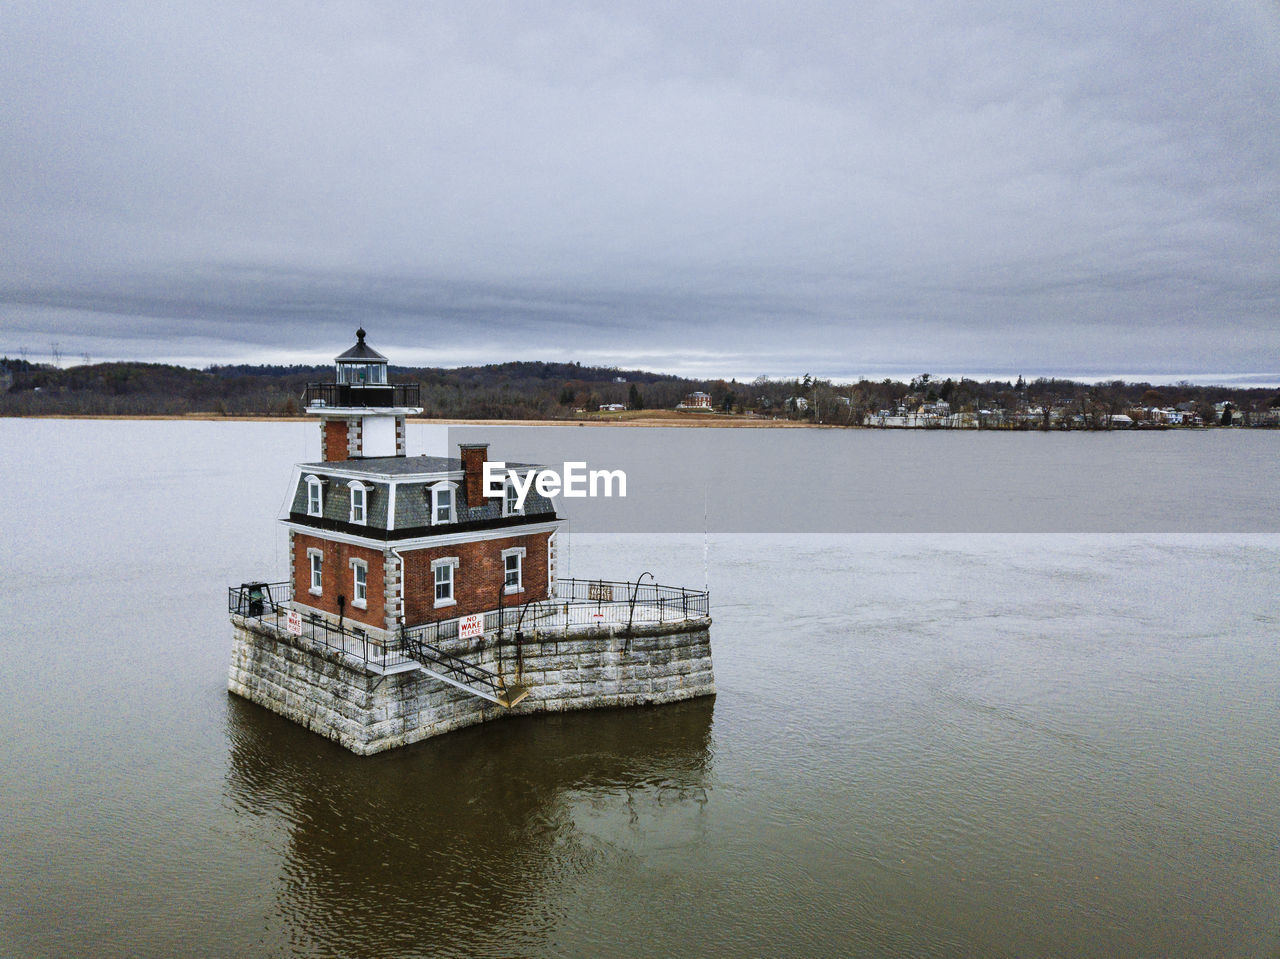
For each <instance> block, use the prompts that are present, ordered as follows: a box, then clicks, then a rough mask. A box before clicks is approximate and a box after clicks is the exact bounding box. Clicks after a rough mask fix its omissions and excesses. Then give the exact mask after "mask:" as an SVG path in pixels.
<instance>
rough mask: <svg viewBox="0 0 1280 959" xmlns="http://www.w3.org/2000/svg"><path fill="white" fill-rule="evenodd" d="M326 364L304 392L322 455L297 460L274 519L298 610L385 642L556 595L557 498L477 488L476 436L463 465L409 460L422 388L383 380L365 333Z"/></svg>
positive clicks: (463, 453) (480, 452)
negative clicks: (408, 436) (408, 442)
mask: <svg viewBox="0 0 1280 959" xmlns="http://www.w3.org/2000/svg"><path fill="white" fill-rule="evenodd" d="M334 364H335V381H334V382H333V383H317V384H311V385H309V386H308V387H307V392H306V396H305V402H306V411H307V413H308V414H311V415H314V416H316V417H317V418H318V419H319V421H320V431H321V446H320V449H321V456H322V459H321V461H320V462H318V463H304V464H302V465H301V466H300V467H299V468H298V472H297V475H296V477H295V484H294V491H293V497H292V501H291V505H290V507H289V511H288V515H287V516H286V517H284V518H283V520H282V522H283V523H284V525H285V526H286V527H287V528H288V530H289V553H290V581H291V586H292V594H293V606H294V608H295V609H297V610H299V611H300V612H303V613H305V614H308V616H309V618H310V619H311V621H312V622H313V623H314V622H318V621H319V620H320V619H321V618H323V619H324V620H326V621H328V622H330V623H332V624H335V625H340V626H343V627H354V626H357V624H358V627H359V628H360V629H362V630H364V631H365V632H367V634H368V636H369V639H370V640H371V641H373V642H375V643H379V644H389V643H392V642H393V636H394V635H395V634H396V633H398V632H399V631H400V629H401V627H413V626H419V625H422V624H427V623H437V622H440V621H443V620H446V619H459V618H462V617H466V616H468V615H470V614H475V613H485V612H490V611H493V610H499V609H504V608H510V607H514V606H521V605H525V604H528V603H532V602H536V601H538V600H543V599H547V598H548V597H550V596H552V595H553V593H554V589H555V580H556V565H557V564H556V556H557V550H558V548H559V547H560V531H561V527H562V525H563V522H564V521H563V520H561V519H560V518H559V517H557V515H556V511H555V507H554V505H553V504H552V502H551V501H550V500H548V499H546V498H544V497H542V496H539V495H538V494H537V493H536V491H535V490H533V489H530V490H529V493H528V496H527V498H526V499H525V501H524V503H523V504H522V506H521V507H520V508H517V506H516V502H517V497H516V495H515V490H514V489H513V488H512V487H511V486H510V485H509V484H508V485H507V486H506V487H505V488H504V491H503V495H500V496H485V495H484V464H485V461H486V459H487V455H488V449H487V446H486V445H484V444H477V445H462V446H461V447H460V448H459V456H458V458H457V459H452V458H444V457H438V456H409V455H407V450H406V447H405V418H406V417H407V416H409V415H412V414H416V413H420V412H421V411H422V410H421V408H420V407H419V405H418V403H419V394H418V386H417V384H402V385H393V384H391V383H390V381H389V379H388V375H387V358H386V357H385V356H383V355H382V354H381V353H379V352H377V351H376V350H374V349H373V348H372V347H370V346H369V345H368V344H367V343H366V342H365V331H364V330H358V331H357V332H356V344H355V345H354V346H353V347H351V349H349V350H347V351H346V352H345V353H343V354H341V355H340V356H338V357H336V358H335V361H334ZM507 469H510V470H515V471H516V472H517V474H524V473H527V472H528V471H530V470H534V469H536V467H535V466H534V465H533V464H511V463H509V464H507Z"/></svg>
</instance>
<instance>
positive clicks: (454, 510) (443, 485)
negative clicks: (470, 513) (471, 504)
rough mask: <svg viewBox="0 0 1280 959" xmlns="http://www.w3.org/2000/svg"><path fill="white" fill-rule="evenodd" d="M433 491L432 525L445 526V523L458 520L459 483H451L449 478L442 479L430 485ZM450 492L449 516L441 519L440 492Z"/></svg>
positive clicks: (431, 498) (431, 497)
mask: <svg viewBox="0 0 1280 959" xmlns="http://www.w3.org/2000/svg"><path fill="white" fill-rule="evenodd" d="M430 491H431V496H430V500H431V525H432V526H443V525H444V524H445V523H456V522H457V521H458V484H457V483H450V482H449V481H448V480H442V481H441V482H439V483H433V484H432V485H431V487H430ZM442 493H448V494H449V517H448V519H440V517H439V514H440V494H442Z"/></svg>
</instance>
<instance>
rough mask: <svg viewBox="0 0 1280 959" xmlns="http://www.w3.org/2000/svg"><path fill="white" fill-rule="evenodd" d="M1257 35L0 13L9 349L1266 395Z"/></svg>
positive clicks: (839, 16) (450, 10)
mask: <svg viewBox="0 0 1280 959" xmlns="http://www.w3.org/2000/svg"><path fill="white" fill-rule="evenodd" d="M1278 21H1280V17H1278V16H1277V12H1276V7H1275V6H1274V5H1270V4H1263V3H1234V4H1232V3H1226V4H1224V3H1195V2H1192V3H1176V4H1174V3H1169V4H1161V3H1156V4H1144V5H1137V6H1134V5H1131V4H1114V5H1107V4H1100V5H1099V4H1094V5H1087V6H1085V7H1078V6H1074V5H1064V4H1044V5H1039V6H1038V5H1035V4H1028V3H1017V4H1013V3H1008V4H1005V3H963V2H961V3H956V2H946V3H941V2H939V3H919V4H903V3H893V4H875V3H868V4H857V5H850V4H846V3H835V2H832V3H819V2H810V3H797V4H788V5H777V4H749V3H748V4H714V3H702V4H689V3H680V4H674V3H672V4H660V3H659V4H655V3H635V4H626V3H607V4H605V3H601V4H596V5H591V4H586V5H583V4H574V5H565V6H555V5H539V6H537V7H536V8H535V7H531V6H529V5H524V4H507V5H504V4H483V5H466V6H464V7H458V6H456V5H445V4H422V3H377V4H374V3H358V2H331V3H321V4H312V3H307V4H303V3H290V2H287V0H284V2H276V3H272V4H237V3H234V2H229V3H221V4H216V5H215V4H210V5H208V6H205V5H196V4H188V3H174V4H167V5H160V6H159V7H157V6H155V5H151V4H140V3H129V2H117V3H111V4H105V3H104V4H100V5H94V4H83V5H77V6H76V7H75V8H74V9H73V8H72V7H70V6H67V7H50V6H49V5H47V4H37V3H23V2H16V3H10V4H7V5H5V7H4V8H3V11H2V12H0V36H3V37H4V40H3V41H0V42H2V43H3V52H4V56H3V58H0V61H2V62H0V84H2V85H3V89H4V92H5V96H4V97H2V98H0V122H2V123H3V124H4V128H5V129H6V130H7V131H9V133H8V135H6V136H5V137H4V138H2V139H0V172H3V175H4V183H5V189H4V190H3V193H2V194H0V195H2V196H3V199H2V200H0V202H3V204H4V216H3V219H2V220H0V240H2V241H3V245H4V249H5V251H6V256H5V257H4V258H3V261H2V262H0V311H2V312H0V316H2V318H3V331H2V332H0V351H3V352H9V353H13V352H15V351H16V350H17V349H19V348H21V347H26V348H27V349H28V350H30V351H31V352H32V353H36V354H39V353H41V352H42V351H45V350H46V349H47V345H48V343H49V342H50V341H52V340H58V341H59V342H60V343H62V344H63V348H64V350H65V351H66V352H67V353H68V354H74V355H79V354H80V353H85V352H87V353H90V354H92V355H94V356H95V357H96V358H99V359H105V358H116V357H162V358H166V359H179V360H184V359H185V360H187V361H190V362H206V361H209V360H233V359H234V360H248V361H253V360H256V359H269V360H273V361H277V360H291V359H298V360H312V359H317V358H323V357H327V356H331V355H332V354H333V353H334V352H337V351H338V350H339V349H341V348H343V347H344V346H345V344H346V341H347V340H348V339H349V338H350V331H351V329H353V328H354V327H355V325H357V324H358V323H364V324H366V325H367V326H368V327H369V328H370V330H372V331H376V335H375V336H373V337H371V339H373V340H374V341H375V342H376V343H377V344H378V345H379V348H381V349H383V351H384V352H388V353H391V354H393V358H394V359H396V360H402V361H404V362H429V363H460V362H473V361H487V360H504V359H513V358H566V357H567V358H578V359H583V360H591V361H602V362H608V363H618V364H619V365H636V364H643V365H649V366H659V367H662V368H666V369H673V370H679V371H684V372H695V373H716V374H724V375H739V376H743V375H755V374H757V373H771V374H781V373H787V374H793V373H798V372H805V371H809V372H817V373H828V374H834V375H840V376H851V375H857V374H862V373H867V374H876V373H883V372H885V371H898V370H905V371H910V370H924V369H930V370H936V371H940V372H941V371H956V372H959V371H963V370H966V369H967V370H974V371H977V370H982V371H1003V370H1012V371H1022V372H1027V373H1036V372H1076V373H1083V374H1089V373H1106V372H1109V371H1113V372H1121V371H1123V372H1130V373H1135V374H1142V373H1146V374H1194V373H1196V372H1197V371H1208V370H1211V371H1214V372H1219V373H1222V374H1224V375H1227V374H1232V375H1253V374H1260V375H1263V376H1266V375H1277V374H1280V358H1278V354H1280V349H1278V347H1280V332H1278V327H1280V323H1278V322H1277V320H1278V313H1277V307H1278V305H1280V274H1278V271H1277V267H1276V264H1277V263H1280V239H1278V238H1280V127H1278V125H1277V121H1276V104H1277V103H1280V80H1278V79H1277V78H1278V77H1280V71H1277V69H1276V68H1277V66H1278V65H1280V63H1278V61H1280V57H1278V56H1277V50H1278V49H1280V27H1278V25H1277V24H1278Z"/></svg>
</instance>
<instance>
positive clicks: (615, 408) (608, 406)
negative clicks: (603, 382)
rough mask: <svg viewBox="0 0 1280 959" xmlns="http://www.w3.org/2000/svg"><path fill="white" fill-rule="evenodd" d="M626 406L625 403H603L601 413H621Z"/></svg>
mask: <svg viewBox="0 0 1280 959" xmlns="http://www.w3.org/2000/svg"><path fill="white" fill-rule="evenodd" d="M626 408H627V407H626V404H625V403H601V404H600V412H601V413H621V412H622V411H623V410H625V409H626Z"/></svg>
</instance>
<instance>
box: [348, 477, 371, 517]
mask: <svg viewBox="0 0 1280 959" xmlns="http://www.w3.org/2000/svg"><path fill="white" fill-rule="evenodd" d="M347 486H348V487H349V488H350V490H351V515H350V516H349V517H348V519H349V521H350V522H352V523H355V524H357V525H359V526H364V525H366V524H367V523H368V522H369V487H367V486H365V485H364V483H361V482H360V481H359V480H353V481H352V482H350V483H348V484H347Z"/></svg>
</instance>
